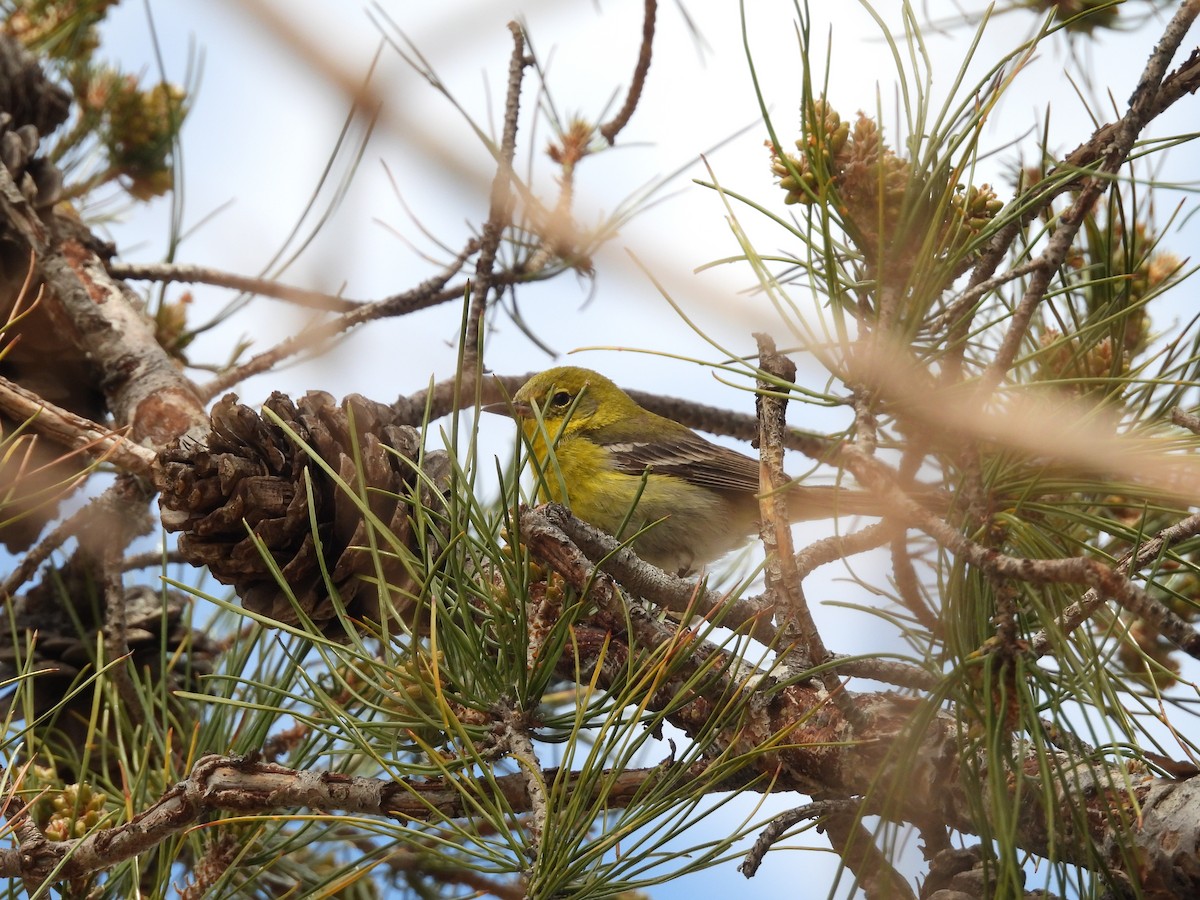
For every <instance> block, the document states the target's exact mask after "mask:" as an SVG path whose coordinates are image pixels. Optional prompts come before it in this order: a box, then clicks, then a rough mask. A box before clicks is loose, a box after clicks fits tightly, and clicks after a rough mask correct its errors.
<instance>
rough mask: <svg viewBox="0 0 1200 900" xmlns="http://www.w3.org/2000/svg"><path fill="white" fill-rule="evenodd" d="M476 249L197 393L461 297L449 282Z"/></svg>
mask: <svg viewBox="0 0 1200 900" xmlns="http://www.w3.org/2000/svg"><path fill="white" fill-rule="evenodd" d="M477 249H478V244H477V243H476V242H475V241H473V240H472V241H469V242H468V243H467V246H466V247H464V248H463V250H462V252H461V253H460V254H459V255H458V256H457V257H455V259H454V260H453V261H452V262H451V263H450V264H449V265H447V266H446V268H445V269H443V270H442V271H441V272H439V273H438V274H437V275H434V276H433V277H432V278H428V279H426V280H425V281H423V282H421V283H420V284H418V285H417V286H416V287H414V288H411V289H410V290H407V291H404V292H403V293H400V294H394V295H393V296H391V297H384V298H383V299H382V300H376V301H374V302H372V303H365V304H362V305H360V306H356V307H355V308H354V309H352V310H351V311H350V312H348V313H345V314H344V315H341V316H339V317H338V318H336V319H332V320H330V321H328V322H323V323H321V324H319V325H315V326H313V327H311V328H309V329H307V330H305V331H302V332H300V333H299V334H296V335H293V336H292V337H289V338H286V339H284V340H282V341H280V342H279V343H278V344H276V345H275V346H274V347H272V348H271V349H270V350H266V351H264V352H262V353H259V354H258V355H257V356H255V357H253V358H251V359H249V360H247V361H246V362H244V363H242V364H241V365H240V366H237V367H235V368H233V369H230V370H229V371H227V372H223V373H222V374H221V375H219V376H218V377H216V378H214V379H213V380H212V381H210V382H209V383H208V384H206V385H202V386H201V387H199V388H198V389H197V390H198V393H199V394H200V396H201V398H203V399H204V400H205V401H207V400H211V399H212V398H213V397H215V396H217V395H218V394H220V393H222V392H223V391H227V390H229V388H231V387H233V386H234V385H235V384H238V383H239V382H241V381H244V380H245V379H247V378H250V377H251V376H253V375H259V374H261V373H263V372H266V371H268V370H270V369H272V368H274V367H275V366H276V365H277V364H279V363H280V362H282V361H283V360H285V359H287V358H288V357H289V356H295V355H296V354H299V353H304V352H305V351H307V350H311V349H313V348H314V347H317V346H319V345H320V344H322V343H323V342H325V341H328V340H330V339H332V338H334V337H336V336H337V335H339V334H341V333H342V332H344V331H349V330H350V329H352V328H355V327H357V326H359V325H362V324H364V323H366V322H372V321H375V320H376V319H385V318H392V317H398V316H404V315H408V314H409V313H413V312H417V311H418V310H422V309H428V308H429V307H431V306H437V305H438V304H441V303H445V302H447V301H449V300H459V299H461V298H462V297H463V294H464V292H465V291H466V284H465V283H463V284H457V285H453V286H451V287H446V284H447V283H448V282H449V281H450V279H451V278H453V277H454V276H455V275H456V274H457V273H458V272H459V271H460V270H461V269H462V267H463V265H465V263H466V261H467V259H468V258H469V257H470V256H471V254H473V253H474V252H475V251H476V250H477ZM520 277H521V276H519V275H511V274H510V273H506V277H505V279H504V280H505V282H506V283H508V280H509V279H510V278H511V280H514V281H515V280H519V279H520Z"/></svg>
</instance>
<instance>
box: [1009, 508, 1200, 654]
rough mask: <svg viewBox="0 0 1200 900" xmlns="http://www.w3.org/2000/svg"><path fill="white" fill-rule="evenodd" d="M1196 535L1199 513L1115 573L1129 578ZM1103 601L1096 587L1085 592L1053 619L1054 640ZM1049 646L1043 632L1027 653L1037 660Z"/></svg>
mask: <svg viewBox="0 0 1200 900" xmlns="http://www.w3.org/2000/svg"><path fill="white" fill-rule="evenodd" d="M1197 534H1200V514H1196V515H1192V516H1188V517H1187V518H1186V519H1183V520H1182V521H1180V522H1176V523H1175V524H1174V525H1171V526H1169V527H1167V528H1164V529H1163V530H1162V531H1160V532H1159V533H1158V534H1156V535H1155V536H1154V537H1153V538H1152V539H1151V540H1149V541H1146V542H1145V543H1144V544H1142V545H1141V546H1140V547H1139V548H1138V550H1137V553H1136V554H1134V553H1128V554H1126V555H1125V557H1124V558H1123V559H1122V560H1121V561H1120V562H1119V563H1118V564H1117V568H1116V571H1117V572H1118V573H1119V574H1121V575H1130V574H1132V573H1134V572H1136V571H1138V570H1139V569H1141V568H1142V566H1144V565H1146V564H1147V563H1149V562H1151V561H1153V560H1155V559H1158V558H1159V556H1161V555H1162V553H1163V551H1165V550H1167V549H1168V548H1170V547H1173V546H1175V545H1176V544H1179V543H1181V542H1183V541H1186V540H1187V539H1188V538H1191V537H1195V536H1196V535H1197ZM1106 599H1107V598H1106V597H1105V596H1104V595H1103V594H1102V593H1101V592H1100V591H1098V590H1096V588H1090V589H1089V590H1088V591H1087V593H1085V594H1084V595H1083V596H1082V597H1080V598H1079V599H1078V600H1076V601H1075V602H1074V603H1072V604H1071V605H1070V606H1068V607H1067V608H1066V609H1064V610H1063V611H1062V612H1061V613H1059V615H1058V617H1057V618H1056V619H1055V620H1054V631H1053V635H1054V637H1055V638H1056V639H1057V638H1061V637H1065V636H1066V635H1068V634H1070V633H1071V632H1072V631H1074V630H1075V629H1076V628H1078V627H1079V626H1080V625H1082V624H1083V623H1084V622H1086V621H1087V620H1088V619H1089V618H1091V616H1092V614H1093V613H1095V611H1096V610H1097V609H1099V608H1100V607H1101V606H1103V605H1104V603H1105V600H1106ZM1052 646H1053V641H1052V640H1051V632H1050V631H1049V630H1047V629H1042V630H1041V631H1039V632H1038V633H1037V634H1035V635H1034V636H1033V637H1032V638H1031V639H1030V641H1029V653H1030V655H1031V656H1032V657H1033V658H1034V659H1040V658H1041V657H1043V656H1045V655H1046V654H1047V653H1049V652H1050V651H1051V649H1052Z"/></svg>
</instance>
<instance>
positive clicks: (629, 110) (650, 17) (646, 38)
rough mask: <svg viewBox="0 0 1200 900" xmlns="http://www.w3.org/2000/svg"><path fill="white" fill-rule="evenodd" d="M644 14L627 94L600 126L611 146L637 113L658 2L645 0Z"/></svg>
mask: <svg viewBox="0 0 1200 900" xmlns="http://www.w3.org/2000/svg"><path fill="white" fill-rule="evenodd" d="M645 8H646V13H645V17H644V19H643V20H642V46H641V48H640V49H639V50H638V61H637V65H636V66H635V67H634V70H633V80H632V81H631V82H630V83H629V93H628V94H626V95H625V103H624V104H623V105H622V106H621V109H620V110H619V111H618V112H617V114H616V115H615V116H613V117H612V118H611V119H609V120H608V121H607V122H605V123H604V124H603V125H601V126H600V134H601V136H602V137H603V138H604V139H605V140H606V141H608V143H609V144H610V145H611V144H613V143H615V142H616V140H617V135H618V134H620V133H621V131H622V129H624V128H625V126H626V125H628V124H629V120H630V119H632V118H633V114H634V112H636V111H637V106H638V101H639V100H641V97H642V89H643V88H644V87H645V86H646V75H647V74H648V73H649V71H650V59H651V54H652V52H653V49H654V21H655V18H656V17H657V16H658V0H645Z"/></svg>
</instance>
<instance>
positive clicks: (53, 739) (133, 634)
mask: <svg viewBox="0 0 1200 900" xmlns="http://www.w3.org/2000/svg"><path fill="white" fill-rule="evenodd" d="M95 568H96V566H95V564H94V561H93V560H92V559H91V557H89V556H87V555H86V554H82V553H78V552H77V553H76V554H75V555H74V556H73V557H72V558H71V559H70V560H69V561H68V562H67V563H66V564H65V565H63V566H62V567H61V568H57V569H53V568H52V569H50V570H48V571H47V572H46V574H45V576H44V577H43V578H42V580H41V581H40V582H39V583H38V584H37V585H36V586H34V587H32V588H30V589H29V590H28V591H26V592H25V593H24V594H22V595H20V596H19V597H17V599H16V600H15V601H14V602H13V605H12V609H11V612H10V615H11V620H10V624H8V625H6V627H4V628H3V629H0V678H4V679H7V678H12V677H14V676H16V674H17V673H18V672H19V671H20V670H21V668H22V660H25V663H26V664H25V666H24V669H25V670H26V671H33V672H37V673H38V674H36V675H34V676H33V704H32V709H30V708H27V707H26V706H25V703H24V701H25V696H26V695H25V692H24V690H23V689H18V690H17V691H15V692H14V693H12V694H9V695H8V696H7V697H6V698H5V699H4V700H3V702H2V703H0V715H3V714H6V713H7V712H8V710H9V708H10V707H12V709H13V713H14V718H17V719H20V718H22V717H23V716H24V715H26V714H27V713H28V714H29V718H30V721H31V722H32V721H33V720H34V719H36V718H38V717H40V716H41V715H42V714H43V713H45V712H47V711H48V710H50V709H52V708H53V707H54V706H55V705H57V704H58V703H59V702H61V701H62V699H63V697H64V696H65V695H66V693H67V692H68V691H69V690H70V689H71V687H72V686H73V685H75V684H76V683H77V681H78V680H79V679H80V676H81V675H86V674H91V673H94V672H95V671H96V648H97V646H98V645H100V644H102V643H103V639H102V638H98V636H99V635H100V633H101V632H102V631H103V627H104V621H105V615H106V610H105V603H104V594H103V591H102V589H101V588H100V587H99V586H98V585H97V584H96V583H95V581H94V579H93V577H92V572H93V571H94V570H95ZM164 603H165V611H164ZM191 603H192V598H191V597H189V596H187V595H186V594H182V593H180V592H178V591H167V592H166V593H165V594H164V593H162V592H160V591H157V590H154V589H153V588H150V587H146V586H135V587H130V588H127V589H126V591H125V639H126V643H127V644H128V646H129V650H130V652H131V654H132V659H131V661H132V663H133V665H134V667H135V668H136V669H137V670H138V671H139V672H140V671H144V670H146V669H149V670H150V673H151V677H152V680H156V679H161V678H162V677H164V667H167V668H166V669H165V677H166V678H167V679H168V682H167V689H168V690H169V691H176V690H191V691H197V690H200V683H199V679H198V676H200V675H207V674H209V673H211V672H212V669H213V665H212V664H213V660H214V658H215V657H216V655H217V653H218V652H219V648H218V647H217V645H216V644H215V643H214V642H213V641H212V640H211V639H210V638H209V637H208V636H207V635H206V634H205V633H204V632H201V631H196V630H193V629H191V628H190V627H188V615H187V614H188V611H189V608H190V606H191ZM33 635H36V641H33ZM31 641H33V649H32V660H26V659H25V657H26V653H27V652H28V648H29V645H30V642H31ZM181 651H182V652H181ZM92 699H93V692H92V691H91V690H90V689H85V690H82V691H80V692H79V693H78V694H76V695H75V696H74V697H73V698H71V699H70V700H69V701H68V702H67V703H66V704H65V705H64V706H63V707H62V708H61V709H60V710H59V711H58V713H57V714H56V715H55V716H54V718H53V719H52V720H51V721H49V722H41V723H38V724H36V725H35V726H34V731H35V733H37V734H38V736H39V737H40V739H41V741H42V742H43V743H48V744H49V745H50V746H51V747H52V748H57V750H58V751H59V752H60V753H61V752H62V751H64V750H65V751H66V752H65V753H62V755H61V756H60V759H59V761H60V766H61V765H63V764H65V761H66V760H68V759H72V758H73V757H75V756H78V755H80V754H81V753H82V749H83V747H84V742H85V741H86V740H87V739H88V733H89V725H88V721H89V719H90V717H91V710H92ZM181 721H182V720H181ZM101 739H103V738H101ZM61 742H65V743H61ZM63 774H64V777H66V775H67V773H63ZM79 775H80V773H73V774H71V775H70V777H71V778H73V779H75V780H78V777H79Z"/></svg>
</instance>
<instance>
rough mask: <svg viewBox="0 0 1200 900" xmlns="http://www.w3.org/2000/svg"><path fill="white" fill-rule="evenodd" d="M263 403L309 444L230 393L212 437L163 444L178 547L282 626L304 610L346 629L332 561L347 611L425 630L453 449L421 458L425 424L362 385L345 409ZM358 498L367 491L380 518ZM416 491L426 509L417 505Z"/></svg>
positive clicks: (331, 631) (167, 518) (170, 522)
mask: <svg viewBox="0 0 1200 900" xmlns="http://www.w3.org/2000/svg"><path fill="white" fill-rule="evenodd" d="M266 408H267V409H269V410H270V411H271V412H272V413H274V414H275V415H276V416H277V417H278V418H279V420H280V421H281V422H282V423H283V424H284V426H286V428H287V429H290V430H291V431H292V432H293V433H294V434H295V435H296V436H298V437H299V439H300V441H303V442H304V443H305V444H307V445H308V447H309V448H311V450H306V449H305V448H304V447H303V446H301V445H300V444H299V443H297V441H296V440H295V439H293V438H292V437H291V436H290V435H289V434H288V433H287V432H286V431H285V430H284V428H281V427H280V426H279V425H276V424H275V423H274V422H273V421H270V420H268V419H266V418H265V417H262V416H259V415H258V414H257V413H255V412H254V411H253V410H251V409H249V408H248V407H245V406H242V405H241V404H239V403H237V402H236V398H235V397H234V396H233V395H229V396H226V397H225V398H224V399H223V400H221V401H220V402H219V403H218V404H217V405H216V407H215V408H214V409H213V412H212V427H213V430H212V433H211V434H210V435H209V437H208V439H207V441H206V442H205V444H203V445H194V444H190V445H189V444H184V443H181V444H178V445H176V446H174V447H172V448H169V449H168V450H166V451H165V452H164V453H163V454H162V457H161V460H162V464H163V476H164V477H163V482H164V485H165V487H164V489H163V493H162V499H161V506H162V513H163V515H162V519H163V525H164V526H165V527H166V528H167V530H168V531H178V532H181V534H180V537H179V550H180V552H181V553H183V555H184V556H185V557H186V558H187V559H188V560H189V561H190V562H192V563H194V564H196V565H205V566H208V568H209V571H210V572H212V575H213V577H214V578H216V579H217V580H218V581H220V582H222V583H224V584H229V585H232V586H233V587H234V588H235V589H236V590H237V592H238V595H239V596H240V597H241V601H242V606H244V607H245V608H246V609H248V610H251V611H253V612H256V613H261V614H262V615H265V616H269V617H270V618H272V619H275V620H276V621H279V622H283V623H285V624H289V625H299V624H300V623H301V621H302V620H303V617H305V616H307V617H308V618H309V619H311V620H312V622H313V623H314V624H315V625H316V627H317V628H319V629H321V630H322V631H323V632H324V633H325V634H327V635H329V636H330V637H334V638H337V637H339V636H343V637H344V631H343V629H342V626H341V624H340V623H339V621H338V617H337V611H336V608H335V605H334V601H333V599H332V598H331V597H330V595H329V590H328V587H327V585H326V578H325V576H324V575H323V572H327V573H328V579H329V581H330V582H331V583H332V585H333V586H334V587H335V588H336V591H337V596H338V598H339V599H340V602H341V603H342V604H343V605H344V608H345V612H346V615H347V616H349V617H350V618H351V619H355V620H371V621H373V622H377V623H378V622H382V620H383V618H384V617H385V616H388V617H390V618H394V619H399V620H400V621H402V622H404V623H405V624H406V625H407V626H408V627H410V628H414V629H416V630H417V631H421V630H424V628H425V627H426V626H425V616H424V613H423V603H422V602H421V598H420V597H419V591H420V585H421V584H422V582H423V581H424V580H425V579H424V574H425V570H426V568H427V566H426V564H425V560H427V559H433V558H435V557H436V555H437V553H438V548H439V547H444V546H445V544H446V539H447V535H448V532H449V528H448V524H447V522H446V517H445V516H446V503H445V497H446V494H447V493H448V490H449V483H450V470H451V466H450V459H449V457H448V456H447V455H446V454H445V453H444V452H442V451H437V452H433V453H428V454H425V455H424V456H423V457H421V455H420V454H421V435H420V433H419V432H418V431H417V430H416V429H414V428H411V427H409V426H407V425H402V424H399V423H398V422H397V421H396V415H395V413H394V412H393V411H392V410H391V409H390V408H389V407H387V406H385V405H383V404H380V403H375V402H373V401H371V400H367V399H365V398H363V397H359V396H357V395H354V396H351V397H348V398H347V399H346V400H345V401H344V402H343V403H342V404H341V405H340V406H338V405H336V404H335V403H334V401H333V398H332V397H330V396H329V395H328V394H325V393H321V392H311V393H309V394H307V395H306V396H304V397H303V398H301V400H300V401H299V404H293V403H292V401H291V400H290V399H289V398H287V397H285V396H284V395H282V394H273V395H272V396H271V398H270V399H269V400H268V401H267V403H266ZM313 454H315V455H316V456H317V457H319V458H320V460H321V461H323V462H324V463H325V464H326V465H327V466H329V468H330V469H332V470H333V472H335V473H336V475H337V479H340V482H339V481H338V480H336V479H334V478H333V477H331V476H330V474H329V473H328V472H327V471H326V470H325V469H324V468H322V467H321V465H319V464H318V463H317V460H316V459H314V456H313ZM418 459H419V467H418V463H417V462H414V461H416V460H418ZM347 486H348V487H347ZM310 492H311V499H310ZM351 492H352V493H353V496H352V495H351ZM358 497H366V498H367V502H368V504H369V507H370V510H371V514H372V517H366V516H364V514H363V512H362V510H361V509H360V508H359V505H358V500H357V498H358ZM414 502H419V504H420V507H422V508H423V510H424V515H422V516H419V517H414V516H413V515H412V512H413V509H414ZM414 518H415V519H416V521H414ZM247 527H249V532H248V530H247ZM384 529H386V531H385V530H384ZM314 530H315V535H314ZM260 545H261V549H260ZM372 545H374V546H375V547H377V548H378V549H377V550H376V551H375V552H374V553H373V552H372V551H371V549H370V547H371V546H372ZM264 553H269V554H270V556H271V560H272V561H273V562H274V564H275V566H277V567H278V569H279V571H281V572H282V574H283V578H284V580H285V581H286V583H287V585H288V588H289V589H290V591H291V593H292V595H293V596H294V597H295V602H294V603H293V601H292V600H291V599H289V597H288V593H287V591H285V590H284V588H282V587H281V586H280V584H279V582H278V581H277V580H276V578H275V575H274V574H273V571H272V569H273V567H272V566H271V565H269V564H268V562H267V561H266V560H264V558H263V554H264ZM381 578H382V579H383V583H384V584H385V585H386V590H385V591H384V592H383V594H384V596H382V597H381V592H380V590H379V585H380V579H381ZM301 612H302V613H303V616H302V615H301V614H300V613H301Z"/></svg>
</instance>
